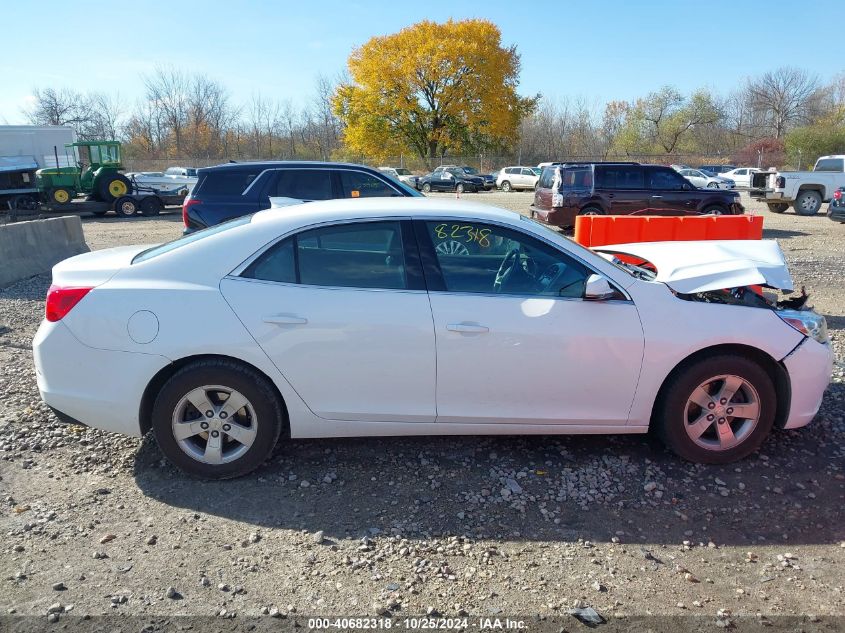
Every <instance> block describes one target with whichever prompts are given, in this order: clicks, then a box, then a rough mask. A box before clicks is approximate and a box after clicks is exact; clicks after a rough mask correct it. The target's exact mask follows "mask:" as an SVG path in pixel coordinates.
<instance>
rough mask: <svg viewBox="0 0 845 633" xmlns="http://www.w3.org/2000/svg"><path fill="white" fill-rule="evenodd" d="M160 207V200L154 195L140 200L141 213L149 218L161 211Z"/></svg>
mask: <svg viewBox="0 0 845 633" xmlns="http://www.w3.org/2000/svg"><path fill="white" fill-rule="evenodd" d="M161 207H162V204H161V200H159V199H158V198H157V197H156V196H148V197H146V198H144V199H143V200H141V215H143V216H144V217H147V218H151V217H153V216H156V215H158V214H159V213H161Z"/></svg>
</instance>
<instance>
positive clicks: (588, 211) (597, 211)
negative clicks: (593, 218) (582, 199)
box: [578, 206, 604, 215]
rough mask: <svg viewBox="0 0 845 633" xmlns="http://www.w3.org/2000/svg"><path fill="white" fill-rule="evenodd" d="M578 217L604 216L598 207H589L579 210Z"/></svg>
mask: <svg viewBox="0 0 845 633" xmlns="http://www.w3.org/2000/svg"><path fill="white" fill-rule="evenodd" d="M578 215H604V211H602V210H601V209H599V208H598V207H594V206H589V207H584V208H583V209H581V210H580V211H579V212H578Z"/></svg>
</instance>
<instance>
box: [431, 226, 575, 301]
mask: <svg viewBox="0 0 845 633" xmlns="http://www.w3.org/2000/svg"><path fill="white" fill-rule="evenodd" d="M425 226H426V231H427V233H428V237H429V238H430V239H431V244H432V246H433V247H434V253H435V256H436V258H437V264H438V266H439V268H440V272H441V274H442V276H443V283H444V285H445V290H446V291H448V292H473V293H481V294H502V295H520V296H525V295H528V296H537V297H569V298H580V297H583V295H584V286H585V283H586V279H587V277H588V276H589V274H590V272H589V269H588V268H587V267H586V266H584V265H583V264H581V263H580V262H578V261H576V260H575V259H572V258H571V257H569V256H568V255H566V254H564V253H562V252H560V251H559V250H557V249H556V248H553V247H552V246H549V245H548V244H546V243H545V242H542V241H541V240H538V239H536V238H534V237H531V236H529V235H525V234H523V233H520V232H518V231H514V230H512V229H507V228H503V227H499V226H495V225H490V224H480V223H477V222H462V221H457V220H450V221H443V222H436V221H435V222H425Z"/></svg>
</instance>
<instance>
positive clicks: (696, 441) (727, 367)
mask: <svg viewBox="0 0 845 633" xmlns="http://www.w3.org/2000/svg"><path fill="white" fill-rule="evenodd" d="M776 406H777V398H776V396H775V388H774V385H773V384H772V380H771V378H770V377H769V375H768V374H767V373H766V372H765V370H763V368H762V367H760V365H758V364H757V363H755V362H754V361H752V360H750V359H748V358H745V357H743V356H737V355H720V356H711V357H710V358H705V359H703V360H700V361H698V362H696V363H695V364H693V365H689V366H687V367H686V368H684V369H682V370H681V371H680V372H678V373H677V374H675V375H674V376H672V377H671V378H670V379H669V380H668V381H667V382H666V384H664V385H663V388H662V389H661V391H660V396H659V397H658V401H657V402H656V403H655V407H654V417H655V419H654V423H655V427H656V431H657V433H658V435H659V436H660V438H661V439H662V440H663V442H664V443H665V444H666V445H667V446H668V447H669V448H671V449H672V450H673V451H674V452H675V453H677V454H678V455H680V456H681V457H683V458H684V459H686V460H689V461H691V462H697V463H703V464H728V463H730V462H734V461H736V460H739V459H742V458H743V457H746V456H748V455H749V454H751V453H752V452H754V451H755V450H757V448H759V447H760V445H761V444H762V443H763V440H764V439H765V438H766V436H767V435H768V434H769V431H771V429H772V425H773V423H774V419H775V409H776Z"/></svg>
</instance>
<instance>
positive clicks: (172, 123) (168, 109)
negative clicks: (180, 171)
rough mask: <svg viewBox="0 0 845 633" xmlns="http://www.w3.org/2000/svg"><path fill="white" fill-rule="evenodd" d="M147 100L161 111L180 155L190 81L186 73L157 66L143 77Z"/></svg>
mask: <svg viewBox="0 0 845 633" xmlns="http://www.w3.org/2000/svg"><path fill="white" fill-rule="evenodd" d="M144 86H145V87H146V90H147V100H148V101H150V102H151V103H152V104H153V107H155V108H157V109H158V110H160V111H161V113H162V115H163V117H162V118H163V120H164V121H165V123H166V124H167V126H168V127H169V129H170V130H171V131H172V132H173V136H174V141H175V143H176V155H177V156H181V155H182V133H183V130H184V129H185V126H186V125H187V124H188V115H189V109H190V108H189V103H190V95H189V89H190V80H189V78H188V76H187V74H186V73H184V72H183V71H181V70H177V69H175V68H172V67H165V66H159V67H157V68H156V69H155V71H154V72H153V74H152V75H149V76H147V77H144Z"/></svg>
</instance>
